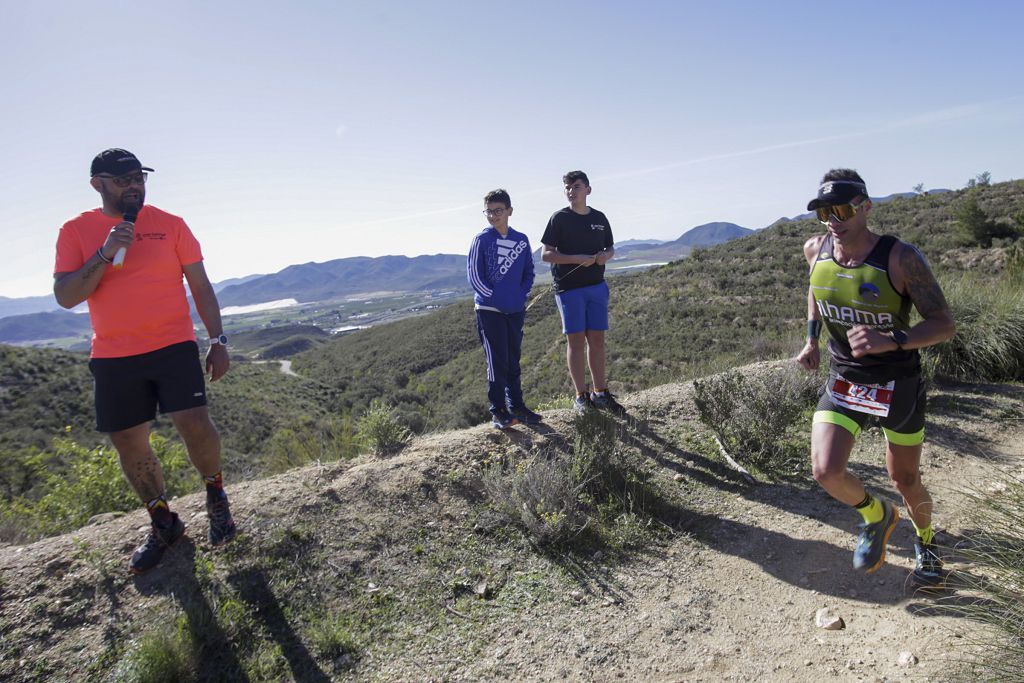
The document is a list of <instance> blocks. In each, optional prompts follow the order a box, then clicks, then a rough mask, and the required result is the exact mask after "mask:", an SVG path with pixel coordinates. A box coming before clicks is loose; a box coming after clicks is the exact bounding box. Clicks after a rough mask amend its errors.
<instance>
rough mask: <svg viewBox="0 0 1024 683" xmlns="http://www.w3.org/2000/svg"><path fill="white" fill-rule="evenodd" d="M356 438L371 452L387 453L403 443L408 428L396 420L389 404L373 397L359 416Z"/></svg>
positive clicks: (406, 438) (394, 450)
mask: <svg viewBox="0 0 1024 683" xmlns="http://www.w3.org/2000/svg"><path fill="white" fill-rule="evenodd" d="M356 438H357V439H358V440H359V442H360V443H361V444H363V445H364V446H365V447H367V448H369V449H370V450H371V451H372V452H373V453H375V454H377V455H387V454H389V453H394V452H396V451H398V450H399V449H400V448H401V447H402V446H403V445H405V442H406V441H407V440H408V438H409V430H408V429H406V428H405V427H404V426H403V425H402V424H401V423H400V422H399V421H398V418H397V417H396V416H395V410H394V408H393V407H392V406H391V404H389V403H388V402H387V401H385V400H383V399H379V398H375V399H373V400H372V401H371V402H370V407H369V408H367V409H366V412H365V413H363V416H362V417H361V418H359V422H358V425H357V427H356Z"/></svg>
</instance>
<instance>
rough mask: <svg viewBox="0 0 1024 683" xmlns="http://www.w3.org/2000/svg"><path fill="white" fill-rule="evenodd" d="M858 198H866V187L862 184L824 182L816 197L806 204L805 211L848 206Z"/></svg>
mask: <svg viewBox="0 0 1024 683" xmlns="http://www.w3.org/2000/svg"><path fill="white" fill-rule="evenodd" d="M860 196H864V197H867V196H868V186H867V185H865V184H864V183H861V182H857V181H856V180H826V181H825V182H823V183H822V184H821V187H819V188H818V197H817V198H816V199H812V200H811V201H810V202H809V203H808V204H807V210H808V211H814V210H815V209H817V208H819V207H822V206H839V205H840V204H849V203H850V202H852V201H853V200H854V199H856V198H857V197H860Z"/></svg>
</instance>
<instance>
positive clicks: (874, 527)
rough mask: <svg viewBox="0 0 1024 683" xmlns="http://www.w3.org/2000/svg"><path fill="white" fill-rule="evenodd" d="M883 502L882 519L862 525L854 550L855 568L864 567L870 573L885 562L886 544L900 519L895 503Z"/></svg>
mask: <svg viewBox="0 0 1024 683" xmlns="http://www.w3.org/2000/svg"><path fill="white" fill-rule="evenodd" d="M881 502H882V507H883V508H885V512H884V514H883V515H882V519H881V521H879V522H875V523H874V524H868V523H866V522H864V523H862V524H861V525H860V536H858V538H857V548H856V550H854V551H853V568H854V569H864V570H866V571H867V572H868V573H869V574H870V573H871V572H873V571H875V570H877V569H878V568H879V567H881V566H882V565H883V564H885V546H886V544H887V543H888V542H889V536H891V535H892V532H893V529H895V528H896V522H898V521H899V519H900V511H899V510H897V509H896V506H895V505H893V504H892V503H889V502H886V501H884V500H883V501H881Z"/></svg>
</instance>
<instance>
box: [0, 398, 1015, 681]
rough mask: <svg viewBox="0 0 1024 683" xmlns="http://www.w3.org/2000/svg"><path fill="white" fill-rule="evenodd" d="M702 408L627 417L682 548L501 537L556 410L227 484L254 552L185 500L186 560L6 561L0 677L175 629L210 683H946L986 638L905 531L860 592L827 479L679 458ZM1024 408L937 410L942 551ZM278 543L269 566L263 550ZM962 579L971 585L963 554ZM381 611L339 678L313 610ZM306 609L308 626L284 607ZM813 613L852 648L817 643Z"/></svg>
mask: <svg viewBox="0 0 1024 683" xmlns="http://www.w3.org/2000/svg"><path fill="white" fill-rule="evenodd" d="M690 392H691V388H690V386H689V385H666V386H663V387H658V388H656V389H652V390H649V391H646V392H643V393H641V394H636V395H633V396H630V397H627V398H626V399H625V400H624V403H625V405H626V406H627V407H628V408H629V409H630V410H631V412H632V413H633V414H634V415H637V416H641V418H642V429H641V430H639V431H637V432H636V433H635V437H634V440H635V441H636V447H637V449H638V452H640V453H642V454H643V455H645V456H647V457H649V459H650V461H651V463H652V471H653V472H655V474H656V475H657V476H658V477H660V478H661V481H662V482H664V483H666V484H667V485H671V486H678V487H681V488H682V489H684V490H685V491H686V495H684V496H681V497H680V499H679V500H681V501H683V503H681V504H679V507H678V510H677V511H676V512H675V513H674V520H673V521H674V524H672V525H671V526H672V527H673V528H672V529H671V531H665V532H664V533H660V534H657V535H656V540H654V541H652V542H651V543H649V544H648V545H647V546H646V547H644V548H642V549H640V550H638V551H633V552H630V553H627V554H625V555H623V554H620V553H611V554H608V553H605V552H602V551H600V550H597V551H595V552H593V553H591V554H585V555H580V554H558V553H553V554H552V553H542V552H538V551H537V549H536V548H533V547H532V546H531V545H530V544H529V543H527V542H525V541H524V540H523V539H522V538H521V534H520V535H518V536H517V534H516V533H512V532H510V531H508V530H506V531H505V532H500V530H499V531H498V532H494V533H493V534H491V532H489V531H488V529H490V528H491V527H493V526H494V524H495V523H494V522H493V521H488V520H489V518H488V516H487V515H486V514H481V512H480V511H481V509H482V508H485V507H486V505H485V503H486V501H485V499H484V498H483V493H482V491H481V487H480V485H479V476H478V473H479V467H480V463H481V462H483V461H485V460H486V459H487V458H489V457H493V456H494V454H495V453H501V452H509V451H517V450H518V451H521V452H534V451H536V449H537V448H540V447H543V446H544V445H545V444H549V443H554V442H563V441H564V437H563V436H561V435H563V434H566V433H567V431H566V430H568V429H569V428H570V427H569V422H568V418H569V416H568V411H551V412H549V413H547V414H546V418H547V420H546V421H547V426H546V427H544V428H542V429H537V430H529V429H525V428H522V427H520V428H517V429H516V430H514V431H513V432H510V433H508V434H500V433H496V432H494V431H493V430H491V429H490V428H488V427H483V426H481V427H477V428H474V429H470V430H466V431H463V432H457V433H446V434H434V435H430V436H427V437H423V438H421V439H418V440H416V441H415V442H414V443H412V444H411V445H410V446H408V447H407V448H406V449H405V450H403V451H402V453H401V454H399V455H398V456H395V457H392V458H388V459H379V458H371V457H365V458H363V459H360V460H358V461H356V462H354V463H347V464H332V465H328V466H323V467H311V468H305V469H302V470H295V471H292V472H289V473H286V474H284V475H280V476H278V477H274V478H272V479H266V480H261V481H254V482H247V483H243V484H239V485H237V486H234V487H231V486H229V493H230V495H231V497H232V500H233V505H234V509H235V512H236V518H237V519H238V520H239V521H240V522H241V525H242V529H243V532H244V533H243V536H242V537H241V538H240V539H239V541H238V542H237V543H236V544H235V546H234V547H233V548H232V549H231V550H229V551H227V552H226V553H219V554H218V553H214V552H212V551H210V550H209V549H207V548H206V547H205V544H206V542H205V539H203V535H202V528H203V526H202V525H203V514H204V513H203V512H202V499H201V498H200V497H199V496H198V495H196V496H188V497H185V498H183V499H181V500H178V501H176V502H175V507H176V508H177V509H178V510H179V511H180V512H182V515H183V518H185V519H186V520H187V521H188V522H189V524H190V526H191V528H192V531H191V536H190V539H189V540H187V541H183V542H182V543H179V544H178V545H177V546H175V548H174V549H173V551H172V553H171V554H170V556H169V557H168V559H167V560H166V561H165V564H164V565H162V566H161V567H160V568H158V569H157V570H155V571H154V572H152V573H150V574H149V575H147V576H144V577H141V578H131V577H128V576H127V575H126V574H125V573H124V566H125V563H126V561H127V557H128V555H129V554H130V552H131V549H132V547H133V546H134V545H135V544H137V542H138V541H139V539H140V537H141V534H140V529H141V528H142V527H143V525H144V524H145V518H144V515H143V514H142V513H133V514H130V515H127V516H124V517H112V518H104V519H100V520H97V522H96V523H95V524H93V525H91V526H88V527H86V528H84V529H81V530H79V531H77V532H75V533H72V534H68V535H66V536H62V537H57V538H50V539H45V540H43V541H40V542H38V543H34V544H31V545H27V546H19V547H5V548H0V634H2V645H0V678H3V679H5V680H15V681H30V680H47V681H59V680H103V679H104V678H105V677H109V676H110V675H111V672H112V671H114V670H115V668H116V667H114V664H115V663H116V660H117V659H118V658H119V657H121V656H123V655H124V653H125V652H127V651H129V650H130V647H127V646H126V644H128V643H130V642H131V641H132V639H135V638H137V637H138V635H139V634H140V633H143V632H145V631H146V629H147V628H150V627H151V626H152V623H153V621H154V620H161V619H164V620H165V619H168V618H171V617H168V616H167V615H172V616H173V615H175V614H179V615H184V617H185V618H187V620H188V621H189V623H191V624H193V625H195V624H205V625H206V629H207V630H206V631H205V633H207V634H208V635H209V634H211V633H212V634H213V636H212V637H215V638H221V639H223V646H224V652H225V654H224V656H222V657H221V658H220V659H219V660H218V663H217V668H216V669H215V670H214V669H211V670H209V671H206V672H205V674H204V675H205V678H206V679H207V680H230V679H236V680H312V681H326V680H387V681H392V680H405V681H419V680H546V681H555V680H595V681H616V680H626V681H718V680H737V681H739V680H743V681H750V680H758V681H760V680H770V681H774V680H778V681H820V680H841V681H886V680H888V681H945V680H950V679H952V678H954V677H955V676H956V675H957V673H956V672H957V669H956V663H957V662H959V661H962V660H963V659H965V658H966V657H969V650H967V649H965V648H964V647H963V643H964V641H965V640H966V639H965V638H964V636H965V635H969V632H971V631H973V629H975V626H974V625H972V624H971V623H968V622H966V621H964V620H962V619H957V618H954V617H953V616H950V615H948V614H944V613H942V612H941V610H939V609H937V604H938V603H939V602H941V601H942V600H949V599H956V591H955V590H951V591H946V592H945V593H943V594H942V595H941V596H939V597H936V596H930V595H923V594H920V593H917V592H915V591H914V589H913V587H912V586H911V585H910V583H909V581H908V573H909V571H910V569H911V568H912V566H913V545H912V533H913V532H912V528H911V527H910V525H909V522H901V524H900V526H899V528H898V529H897V531H896V533H895V534H894V535H893V537H892V541H891V544H890V548H889V556H888V559H889V561H888V563H887V564H886V565H885V566H884V567H883V568H882V569H881V570H879V571H878V572H876V573H875V574H871V575H867V574H862V573H858V572H855V571H854V570H853V568H852V567H851V552H852V549H853V545H854V536H853V530H854V528H855V525H856V522H857V518H856V516H855V514H854V513H852V512H851V511H850V510H849V509H847V508H845V507H844V506H842V505H840V504H837V503H835V502H834V501H832V500H831V499H830V498H829V497H828V496H826V495H825V494H823V493H822V492H821V491H820V490H818V489H817V487H815V486H814V485H812V484H813V482H811V483H806V482H805V483H791V484H767V483H762V484H756V485H748V484H746V483H744V482H743V481H742V479H740V478H739V477H738V476H736V475H735V473H732V472H731V471H730V470H728V469H726V468H724V467H723V466H722V465H721V463H719V462H715V461H714V459H713V458H712V457H711V456H703V455H701V454H699V453H697V452H695V450H689V449H687V448H686V447H685V445H681V444H682V442H681V441H680V440H679V439H678V438H677V437H678V434H680V433H682V432H685V431H686V430H694V429H696V428H695V426H694V425H695V416H694V414H693V405H692V401H691V398H690ZM1022 399H1024V387H1021V386H1019V385H992V386H988V385H985V386H981V385H970V386H960V387H955V388H946V389H943V390H941V391H937V392H934V393H933V398H932V407H933V410H932V413H931V414H932V417H931V421H930V423H929V427H928V430H929V431H928V434H929V441H928V443H927V445H926V448H925V456H924V462H923V471H924V477H925V480H926V483H927V484H928V485H929V487H930V488H931V490H932V492H933V495H934V496H935V498H936V500H937V511H936V522H937V526H938V527H940V528H941V529H942V533H941V534H940V536H939V537H938V540H939V542H940V543H943V544H945V545H948V546H951V547H952V546H955V545H956V544H957V543H961V542H964V541H965V539H967V540H969V537H970V534H971V530H972V521H971V516H970V510H968V509H965V508H966V504H965V500H964V498H963V496H962V494H961V493H960V491H961V490H962V487H963V486H964V485H972V486H975V487H979V488H981V489H982V490H984V489H985V487H989V486H991V485H992V482H993V481H995V479H996V477H997V475H998V473H999V472H1001V471H1009V472H1013V473H1019V472H1022V471H1024V470H1022V465H1024V446H1022V443H1024V411H1022V409H1021V406H1022V405H1024V402H1022ZM882 449H883V441H882V438H881V436H880V434H879V433H878V432H877V430H870V431H868V432H867V433H866V434H865V435H864V437H863V438H862V439H861V442H860V444H859V446H858V450H857V453H856V455H855V462H854V465H853V466H854V468H855V470H856V472H857V473H858V474H859V475H860V476H862V477H863V478H864V479H865V480H867V481H869V482H870V483H871V485H872V486H873V487H874V490H876V491H878V492H881V493H882V495H886V496H888V497H890V498H893V499H895V492H894V490H893V489H892V487H891V486H890V485H889V484H888V482H887V478H886V475H885V470H884V466H883V462H882V457H881V453H882ZM992 495H999V494H998V491H997V490H993V491H992ZM661 519H662V520H664V519H665V515H664V514H662V516H661ZM659 524H660V522H659ZM289 533H291V534H292V535H291V536H289V535H288V534H289ZM489 534H491V535H489ZM271 537H273V538H274V539H276V541H275V542H276V545H272V546H271V545H264V544H263V539H265V538H271ZM289 539H291V540H289ZM296 539H298V540H296ZM303 539H305V540H303ZM311 539H312V540H311ZM285 541H288V542H289V543H291V545H287V544H285ZM283 547H287V548H290V550H289V551H288V552H286V553H282V552H280V549H281V548H283ZM275 553H276V554H275ZM271 557H274V558H277V560H278V562H277V564H268V563H267V562H268V561H269V560H268V558H271ZM261 563H262V564H261ZM949 566H950V567H951V568H952V569H953V570H954V572H956V573H969V572H971V571H972V569H971V568H970V567H967V566H965V565H963V564H962V563H960V562H958V561H957V560H956V558H955V557H952V558H951V562H950V564H949ZM460 577H461V578H460ZM463 579H464V580H463ZM481 581H482V582H484V583H488V582H489V583H490V587H485V588H484V589H482V590H480V591H479V592H481V593H483V594H484V595H485V597H486V598H487V599H480V598H479V597H477V596H476V595H473V588H472V586H473V585H477V586H479V584H480V582H481ZM343 584H344V586H346V588H345V590H344V591H342V590H341V589H340V588H338V587H339V586H341V585H343ZM464 584H468V585H469V586H470V589H468V590H460V589H459V586H463V585H464ZM356 593H360V595H355V594H356ZM311 594H312V602H310V600H311V598H310V595H311ZM366 594H370V597H374V596H376V597H380V596H381V595H388V596H391V597H392V603H391V604H393V605H396V606H398V608H399V611H400V613H399V614H394V613H392V614H390V615H385V614H384V612H382V611H380V610H378V611H375V612H372V613H371V612H367V614H369V615H371V616H368V617H366V618H367V619H373V618H378V617H379V618H381V619H387V620H389V621H388V626H387V627H386V628H384V627H381V628H380V629H377V630H372V629H371V630H369V631H367V633H369V634H371V635H372V636H373V637H372V638H370V639H367V638H364V639H363V640H362V641H361V645H360V649H361V652H360V655H359V656H358V661H355V662H354V663H353V662H349V661H335V662H333V663H331V662H327V661H325V659H324V656H323V655H322V654H318V651H317V650H316V647H315V646H314V645H313V644H311V642H310V639H309V638H308V637H307V635H306V634H307V633H308V632H307V631H306V630H304V625H305V621H304V620H305V619H306V618H307V617H306V616H305V615H308V614H309V613H311V610H313V607H315V606H316V601H318V600H319V601H320V602H322V603H323V605H324V606H327V607H330V608H331V611H333V612H338V611H339V610H341V611H344V610H346V609H349V608H350V607H352V606H354V605H364V604H366V602H365V600H366V598H367V595H366ZM317 596H320V597H319V598H318V597H317ZM229 597H233V598H235V599H237V602H238V604H239V605H241V606H242V607H240V608H239V609H243V610H247V612H246V614H248V616H247V617H245V618H246V619H249V621H250V622H255V624H256V626H254V627H252V629H251V630H250V631H241V630H238V629H239V628H240V627H236V626H233V625H232V624H233V622H232V621H231V619H230V618H228V617H226V616H225V614H226V613H227V612H226V611H225V607H224V605H225V604H228V602H230V601H229V600H228V598H229ZM292 601H306V602H303V603H302V604H303V605H307V606H306V607H303V610H302V611H299V610H292V609H290V608H289V606H290V605H291V604H292ZM352 608H353V609H354V607H352ZM821 608H828V609H829V610H830V612H831V613H832V614H833V615H835V616H838V617H840V618H841V619H842V621H843V625H844V627H843V628H841V629H838V630H826V629H823V628H821V627H819V626H818V625H816V623H815V616H816V613H817V612H818V610H820V609H821ZM382 615H383V616H382ZM239 621H244V620H243V619H241V618H239ZM210 624H213V627H212V628H211V627H210ZM240 633H241V634H244V633H250V634H253V633H256V634H259V635H260V637H261V638H264V639H265V641H266V644H267V645H266V647H267V650H268V652H269V653H270V654H267V655H266V656H265V657H266V659H267V660H268V661H266V662H263V663H262V664H259V662H260V661H261V660H260V654H259V653H258V652H257V653H256V654H253V651H252V648H251V647H250V648H249V649H248V650H246V644H245V643H244V642H239V640H241V639H243V638H244V637H245V636H244V635H239V634H240ZM253 637H255V636H253ZM275 648H276V649H275ZM236 651H237V652H238V653H239V654H237V655H235V654H233V653H234V652H236ZM243 651H245V652H247V653H248V654H244V656H243V654H241V653H242V652H243ZM274 658H276V659H277V660H278V661H276V662H275V661H270V660H273V659H274ZM243 659H244V660H245V661H242V660H243ZM345 659H346V657H345V656H343V657H340V658H339V660H345ZM253 662H257V663H258V664H259V666H257V665H255V664H253ZM200 669H202V667H200Z"/></svg>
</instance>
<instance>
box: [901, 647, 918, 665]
mask: <svg viewBox="0 0 1024 683" xmlns="http://www.w3.org/2000/svg"><path fill="white" fill-rule="evenodd" d="M896 661H897V662H898V663H899V665H900V666H905V667H906V666H916V665H917V656H915V655H914V653H913V652H910V651H909V650H904V651H903V652H901V653H900V656H899V659H897V660H896Z"/></svg>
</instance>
